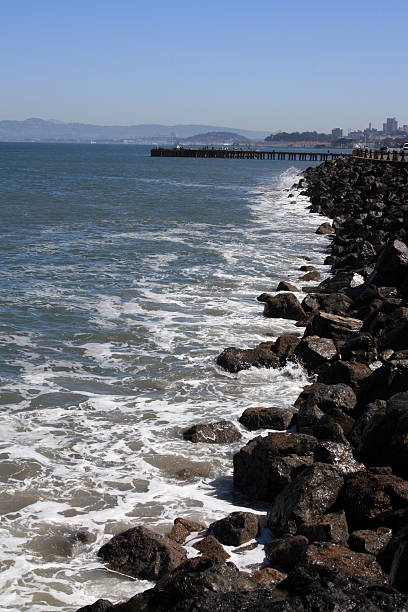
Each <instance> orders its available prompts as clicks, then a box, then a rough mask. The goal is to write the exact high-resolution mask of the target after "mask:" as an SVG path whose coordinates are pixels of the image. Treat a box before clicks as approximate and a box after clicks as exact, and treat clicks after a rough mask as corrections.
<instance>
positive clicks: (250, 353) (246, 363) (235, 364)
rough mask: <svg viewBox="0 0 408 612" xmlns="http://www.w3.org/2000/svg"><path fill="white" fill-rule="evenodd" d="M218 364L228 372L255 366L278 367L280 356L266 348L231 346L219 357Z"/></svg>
mask: <svg viewBox="0 0 408 612" xmlns="http://www.w3.org/2000/svg"><path fill="white" fill-rule="evenodd" d="M217 365H219V366H220V367H221V368H224V370H227V372H231V373H233V374H236V373H237V372H240V371H241V370H248V369H249V368H250V367H254V368H278V367H279V358H278V357H277V356H276V355H275V353H274V352H272V351H271V350H267V349H265V348H254V349H240V348H236V347H235V346H230V347H228V348H226V349H224V350H223V351H222V353H220V354H219V355H218V357H217Z"/></svg>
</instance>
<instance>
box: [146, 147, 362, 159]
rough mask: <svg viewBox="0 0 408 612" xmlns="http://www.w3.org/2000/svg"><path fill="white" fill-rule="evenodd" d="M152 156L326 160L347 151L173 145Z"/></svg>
mask: <svg viewBox="0 0 408 612" xmlns="http://www.w3.org/2000/svg"><path fill="white" fill-rule="evenodd" d="M150 155H151V156H152V157H200V158H216V159H264V160H276V161H285V160H287V161H327V160H328V159H338V158H339V157H348V156H349V155H350V154H349V153H331V152H330V151H326V152H323V151H319V152H317V151H260V150H258V149H215V148H201V149H188V148H184V147H174V148H173V149H165V148H162V147H157V148H156V149H151V151H150Z"/></svg>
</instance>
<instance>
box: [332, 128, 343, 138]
mask: <svg viewBox="0 0 408 612" xmlns="http://www.w3.org/2000/svg"><path fill="white" fill-rule="evenodd" d="M332 138H333V139H334V140H338V139H339V138H343V130H342V129H341V128H334V129H333V130H332Z"/></svg>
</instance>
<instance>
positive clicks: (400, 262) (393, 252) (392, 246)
mask: <svg viewBox="0 0 408 612" xmlns="http://www.w3.org/2000/svg"><path fill="white" fill-rule="evenodd" d="M407 273H408V247H407V245H406V244H405V243H404V242H401V240H393V239H390V240H389V241H388V243H387V244H386V246H385V247H384V249H383V251H382V252H381V254H380V256H379V258H378V260H377V263H376V265H375V269H374V272H373V273H372V275H371V277H370V278H369V279H368V280H369V282H371V283H374V284H375V285H377V286H380V287H381V286H385V287H389V286H398V285H399V284H400V283H401V282H402V281H404V280H405V278H406V276H407Z"/></svg>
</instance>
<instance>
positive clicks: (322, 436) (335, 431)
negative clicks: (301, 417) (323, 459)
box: [312, 419, 348, 463]
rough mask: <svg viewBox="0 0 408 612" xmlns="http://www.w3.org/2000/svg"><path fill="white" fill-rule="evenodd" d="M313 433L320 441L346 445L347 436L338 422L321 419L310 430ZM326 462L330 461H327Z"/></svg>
mask: <svg viewBox="0 0 408 612" xmlns="http://www.w3.org/2000/svg"><path fill="white" fill-rule="evenodd" d="M312 433H313V435H314V436H315V437H316V438H317V439H318V440H319V441H321V442H323V441H325V442H334V443H338V444H341V445H346V444H347V443H348V442H347V438H346V436H345V435H344V431H343V430H342V428H341V427H340V425H339V424H338V423H334V422H328V423H324V422H323V419H322V420H321V421H320V422H319V423H318V424H317V425H316V426H315V427H313V430H312ZM327 463H331V462H330V461H327Z"/></svg>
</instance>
